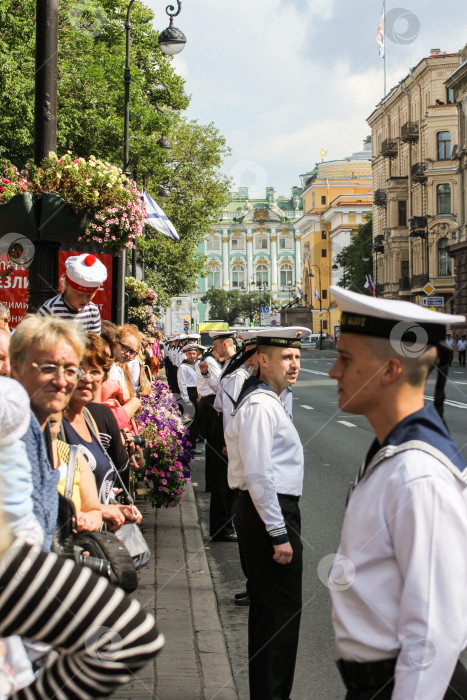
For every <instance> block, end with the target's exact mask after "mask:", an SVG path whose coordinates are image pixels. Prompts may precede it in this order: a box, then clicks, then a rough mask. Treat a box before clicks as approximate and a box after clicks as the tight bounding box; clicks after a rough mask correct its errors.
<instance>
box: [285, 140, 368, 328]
mask: <svg viewBox="0 0 467 700" xmlns="http://www.w3.org/2000/svg"><path fill="white" fill-rule="evenodd" d="M370 148H371V142H370V139H369V138H368V139H367V140H366V141H365V144H364V150H363V151H359V152H357V153H353V154H352V155H351V156H349V157H348V158H344V159H342V160H335V161H328V162H324V163H319V164H318V165H317V166H316V168H315V170H314V171H313V173H312V174H311V177H310V176H302V181H303V192H302V195H301V196H302V198H303V201H304V207H303V208H304V212H305V214H304V215H303V216H302V217H301V218H300V219H298V221H296V222H295V229H296V230H297V231H299V232H300V234H301V239H302V270H303V271H302V283H303V293H304V297H305V302H306V304H307V305H309V306H311V307H312V309H313V311H314V313H313V332H314V333H319V332H320V329H321V325H322V330H323V333H327V334H328V335H332V336H334V335H335V329H336V327H337V326H338V325H339V313H338V311H337V310H336V309H335V307H334V305H333V304H332V300H331V299H330V294H329V286H330V285H331V284H336V283H337V282H338V281H339V279H340V278H341V277H342V270H341V269H339V268H338V269H337V270H333V269H332V266H333V262H334V258H335V257H336V255H337V254H338V253H340V251H341V250H342V249H343V248H345V246H347V245H349V243H350V239H351V235H352V233H354V232H355V231H356V229H357V227H358V226H359V225H360V224H362V223H364V221H365V216H366V215H367V213H368V212H369V211H370V210H371V203H372V194H371V162H370V155H371V152H370ZM308 175H309V174H308ZM317 297H318V298H317ZM319 299H320V300H321V303H320V301H319ZM320 310H321V314H320V313H319V312H320Z"/></svg>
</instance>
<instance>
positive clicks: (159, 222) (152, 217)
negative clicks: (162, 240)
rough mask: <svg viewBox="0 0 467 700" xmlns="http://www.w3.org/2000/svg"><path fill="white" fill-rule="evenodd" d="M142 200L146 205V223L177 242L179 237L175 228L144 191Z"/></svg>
mask: <svg viewBox="0 0 467 700" xmlns="http://www.w3.org/2000/svg"><path fill="white" fill-rule="evenodd" d="M142 200H143V202H144V203H145V205H146V223H147V224H149V226H152V227H153V228H155V229H157V231H160V232H161V233H163V234H165V235H166V236H168V237H169V238H172V239H173V240H174V241H179V240H180V236H179V235H178V233H177V231H176V230H175V226H174V225H173V223H172V222H171V221H170V219H169V217H168V216H166V215H165V214H164V212H163V211H162V209H161V208H160V206H159V205H158V204H157V202H155V201H154V200H153V199H152V197H150V196H149V195H148V193H147V192H146V190H143V196H142Z"/></svg>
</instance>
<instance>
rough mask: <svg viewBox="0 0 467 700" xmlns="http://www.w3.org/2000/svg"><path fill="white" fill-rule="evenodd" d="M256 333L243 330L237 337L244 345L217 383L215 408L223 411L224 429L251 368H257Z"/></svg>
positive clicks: (219, 411) (220, 411)
mask: <svg viewBox="0 0 467 700" xmlns="http://www.w3.org/2000/svg"><path fill="white" fill-rule="evenodd" d="M256 335H257V331H243V332H241V333H238V334H237V337H238V338H239V339H240V340H242V341H243V343H244V344H243V347H242V348H241V350H239V351H238V352H237V354H236V356H233V357H232V358H231V360H230V362H229V364H228V365H227V367H226V368H225V369H224V371H223V372H222V374H221V376H220V379H219V383H218V385H217V392H216V398H215V400H214V408H215V409H216V411H217V412H218V413H222V423H223V427H224V431H225V429H226V427H227V423H228V422H229V419H230V416H231V414H232V410H233V407H234V403H235V401H236V400H237V399H238V396H239V394H240V392H241V390H242V388H243V385H244V383H245V382H246V380H247V379H249V377H250V370H251V369H253V370H256V368H257V366H258V364H257V361H256Z"/></svg>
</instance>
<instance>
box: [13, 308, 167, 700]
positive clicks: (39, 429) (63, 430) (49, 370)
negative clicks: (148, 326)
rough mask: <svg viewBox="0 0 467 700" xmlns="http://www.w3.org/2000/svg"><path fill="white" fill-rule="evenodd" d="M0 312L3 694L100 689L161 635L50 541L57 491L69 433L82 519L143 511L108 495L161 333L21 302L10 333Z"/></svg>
mask: <svg viewBox="0 0 467 700" xmlns="http://www.w3.org/2000/svg"><path fill="white" fill-rule="evenodd" d="M0 316H1V317H2V318H1V324H0V489H1V490H0V493H1V502H2V508H1V509H0V519H1V522H0V532H1V539H0V697H18V698H19V697H28V698H51V697H55V695H56V693H57V689H60V692H59V695H60V697H63V698H68V697H70V698H71V697H73V698H88V697H101V696H102V695H107V694H110V693H111V692H112V690H113V689H114V687H115V686H116V685H118V684H120V683H123V682H126V681H127V680H129V679H130V677H131V674H132V672H134V671H135V670H136V669H137V668H139V667H140V666H141V665H143V663H145V661H146V660H148V659H149V658H151V657H152V656H153V655H154V654H155V653H156V652H157V651H158V650H159V649H160V648H161V646H162V644H163V638H162V635H160V634H158V633H157V631H156V628H155V624H154V620H153V618H152V617H151V616H150V615H148V614H146V613H145V612H144V611H143V610H141V608H140V606H139V604H138V603H137V602H136V601H135V600H133V599H131V598H128V597H125V596H124V594H123V592H122V591H121V590H120V589H117V588H114V587H113V586H112V584H110V583H109V582H108V581H106V580H105V579H103V578H100V577H97V576H96V575H95V574H94V573H92V572H91V570H90V569H89V568H85V567H82V566H79V565H77V564H76V563H75V562H73V561H72V560H70V559H65V558H63V557H61V556H59V555H57V554H55V553H53V549H54V544H53V543H54V533H56V532H57V529H59V528H60V527H61V526H62V523H60V520H59V507H58V504H59V493H60V494H62V496H63V495H64V494H65V484H66V482H67V473H68V464H69V461H70V454H71V453H73V455H74V454H75V451H74V450H73V451H72V450H71V446H73V445H74V446H76V447H77V459H76V460H75V463H74V465H73V468H74V478H73V490H72V498H71V500H72V502H73V505H74V509H75V511H76V520H75V527H76V531H77V532H83V533H87V532H92V531H95V530H100V529H101V528H102V527H104V528H106V529H108V530H110V531H113V532H117V533H118V529H119V528H120V527H121V526H122V525H123V524H124V523H129V522H136V523H139V522H140V521H141V519H142V516H141V513H140V512H139V511H138V510H137V509H136V508H135V507H134V505H130V503H128V502H125V498H124V497H123V500H122V497H121V496H118V497H116V494H117V493H118V492H119V491H121V489H120V488H119V486H120V483H119V481H120V478H121V479H122V480H123V482H124V484H125V483H126V484H127V487H128V485H129V474H130V464H131V460H132V458H133V459H134V457H132V453H134V451H135V448H134V445H132V436H133V431H134V429H135V423H134V416H135V415H136V414H137V413H138V411H139V409H140V408H141V401H140V397H141V396H142V395H144V394H145V393H148V392H149V391H150V387H151V369H154V368H155V364H154V363H151V362H150V359H151V357H150V356H148V355H147V354H146V353H143V348H145V349H147V348H148V347H149V348H153V347H154V345H155V342H156V339H154V338H143V336H142V334H141V333H140V332H139V330H138V328H137V327H136V326H134V325H131V324H126V325H124V326H121V327H116V326H114V325H113V324H111V323H110V322H105V321H104V322H103V323H102V329H101V335H98V334H96V333H93V332H90V333H87V334H86V333H85V332H84V331H83V330H82V327H81V326H80V325H79V324H77V323H75V322H74V321H72V320H69V319H64V318H60V317H58V316H56V315H46V316H41V315H28V316H26V317H25V319H24V320H23V321H22V322H21V323H20V324H19V326H18V327H17V328H16V330H15V331H14V333H13V334H11V335H10V332H9V328H8V318H7V315H6V312H4V310H3V309H2V308H0ZM13 610H14V615H12V611H13ZM103 627H104V628H107V629H108V630H109V634H108V635H107V636H106V635H104V636H103V637H102V638H101V637H100V636H99V635H97V638H96V639H94V637H95V635H94V637H93V630H96V629H101V628H103ZM116 636H117V637H118V643H117V642H116V639H115V637H116ZM91 637H92V639H93V644H91V645H90V644H89V639H90V638H91ZM57 650H59V653H57ZM25 686H27V693H26V694H24V695H23V694H22V693H25V692H26V691H24V690H21V689H22V688H24V687H25Z"/></svg>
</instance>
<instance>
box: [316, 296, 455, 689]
mask: <svg viewBox="0 0 467 700" xmlns="http://www.w3.org/2000/svg"><path fill="white" fill-rule="evenodd" d="M330 290H331V294H332V295H333V297H334V300H335V301H336V302H337V304H338V306H339V307H340V310H341V312H342V315H341V323H340V327H341V335H340V338H339V343H338V348H337V350H338V359H337V361H336V363H335V364H334V366H333V367H332V369H331V370H330V372H329V376H330V377H332V378H333V379H336V380H337V391H338V395H339V409H340V410H344V411H347V412H349V413H352V414H357V415H363V416H365V417H366V418H367V419H368V421H369V423H370V425H371V427H372V428H373V431H374V433H375V440H374V442H373V444H372V446H371V447H370V450H369V452H368V454H367V456H366V458H365V460H364V462H363V464H362V466H361V468H360V470H359V472H358V474H357V477H356V479H355V482H354V485H353V488H352V489H351V492H350V494H349V498H348V503H347V509H346V513H345V517H344V523H343V529H342V536H341V543H340V546H339V550H338V553H337V555H336V558H335V562H334V565H333V567H332V568H331V571H330V574H329V588H330V593H331V598H332V608H333V625H334V631H335V635H336V646H337V650H338V653H339V656H340V660H339V662H338V665H339V670H340V672H341V675H342V678H343V680H344V683H345V685H346V687H347V689H348V693H347V695H346V698H348V699H349V700H350V699H352V700H367V699H368V698H377V699H378V700H389V698H390V699H391V700H409V699H410V700H441V699H442V698H446V699H447V698H452V699H454V698H467V672H466V670H465V668H464V667H463V666H462V665H461V664H460V663H458V658H459V654H460V653H461V651H462V650H463V649H464V648H465V646H466V643H467V596H466V590H467V557H466V556H465V546H466V542H467V469H466V465H465V461H464V459H463V457H462V455H461V453H460V450H459V448H458V447H457V445H456V444H455V442H454V441H453V440H452V438H451V437H450V435H449V433H448V431H447V429H446V427H445V425H444V423H443V420H442V417H441V416H442V397H443V396H444V383H445V381H446V374H447V366H448V363H449V353H450V350H449V348H448V347H447V346H446V344H445V343H443V339H444V337H445V334H446V325H447V324H453V323H460V322H464V321H465V319H464V317H463V316H453V315H448V314H443V313H438V312H434V311H431V310H429V309H424V308H422V307H419V306H416V305H415V304H411V303H410V302H404V301H397V300H392V299H376V298H373V297H371V296H367V295H362V294H356V293H354V292H350V291H348V290H346V289H345V290H344V289H341V288H339V287H331V288H330ZM437 363H438V367H439V369H438V377H437V384H436V388H435V406H437V408H438V411H437V410H436V409H435V407H434V406H433V405H431V404H428V405H426V406H425V405H424V391H425V384H426V380H427V377H428V374H429V372H430V370H431V369H432V368H433V367H434V366H436V364H437Z"/></svg>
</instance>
